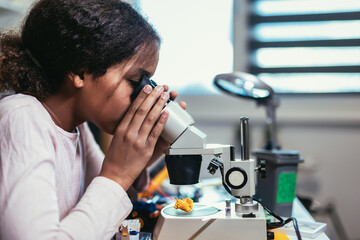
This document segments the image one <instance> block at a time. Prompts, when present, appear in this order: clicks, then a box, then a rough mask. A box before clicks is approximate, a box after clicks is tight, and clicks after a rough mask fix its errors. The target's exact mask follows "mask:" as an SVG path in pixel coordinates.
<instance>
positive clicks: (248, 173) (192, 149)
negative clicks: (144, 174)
mask: <svg viewBox="0 0 360 240" xmlns="http://www.w3.org/2000/svg"><path fill="white" fill-rule="evenodd" d="M146 84H150V85H153V86H155V85H156V83H155V82H154V81H152V80H150V79H149V78H147V77H143V79H142V81H141V82H140V83H139V87H138V88H140V89H142V87H143V86H145V85H146ZM138 88H136V89H135V91H134V92H136V91H137V89H138ZM164 109H166V110H167V111H169V113H170V114H169V118H168V121H167V123H166V125H165V128H164V131H163V132H162V134H161V136H162V137H163V138H164V139H165V140H167V141H168V142H169V143H170V144H171V146H170V148H168V149H167V150H166V151H165V154H166V155H167V156H166V165H167V169H168V173H169V178H170V183H171V184H176V185H187V184H195V183H198V181H199V172H200V167H201V161H202V155H213V159H212V161H211V162H210V164H209V166H208V170H209V172H210V173H215V172H216V171H217V170H220V172H221V175H222V182H223V186H224V188H225V189H226V190H227V192H228V193H229V194H231V195H232V196H233V197H236V198H238V200H237V201H236V202H235V203H231V205H230V208H231V210H230V211H231V214H228V212H226V211H224V209H225V208H226V207H227V206H226V205H225V202H223V203H221V204H220V205H221V206H210V207H207V208H203V207H204V205H202V204H195V203H194V204H193V209H194V210H193V211H191V212H189V213H188V212H184V211H179V210H178V209H174V207H173V206H168V207H165V208H163V209H162V210H161V214H160V216H159V219H158V221H157V223H156V227H155V230H154V234H153V237H154V239H155V240H168V239H172V240H183V239H195V237H196V239H206V240H213V239H214V240H215V239H231V238H233V237H234V236H236V237H238V238H240V237H241V238H240V239H252V240H265V239H267V228H268V227H269V224H267V222H266V218H265V213H264V208H266V207H263V205H262V204H259V203H258V201H256V200H255V201H254V199H253V198H252V196H253V195H254V194H255V173H256V172H260V173H262V174H264V171H265V169H264V168H263V167H262V166H256V163H255V160H254V159H251V158H250V154H249V152H250V151H249V119H248V118H247V117H242V118H241V119H240V124H241V136H242V137H241V141H242V142H241V159H235V152H234V146H232V145H222V144H208V143H207V141H206V134H205V133H203V132H202V131H201V130H199V129H198V128H196V127H195V126H194V120H193V118H192V117H191V116H190V114H189V113H187V112H186V111H185V110H183V109H182V108H181V107H180V106H179V105H178V104H177V103H176V102H175V101H171V100H170V101H169V102H168V103H167V105H166V106H165V108H164ZM222 205H224V206H222ZM205 206H206V205H205ZM196 209H202V210H199V211H196ZM266 210H267V211H270V210H269V209H268V208H266ZM270 214H274V213H273V212H272V211H270ZM274 216H275V218H277V219H278V220H279V222H278V223H276V224H278V226H280V225H281V224H285V222H288V221H289V219H287V220H283V219H282V218H280V217H278V216H277V215H275V214H274ZM280 220H281V221H280ZM179 226H181V228H180V227H179ZM275 226H276V225H275V224H273V227H275ZM299 239H301V237H300V238H299Z"/></svg>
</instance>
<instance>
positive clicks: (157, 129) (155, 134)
mask: <svg viewBox="0 0 360 240" xmlns="http://www.w3.org/2000/svg"><path fill="white" fill-rule="evenodd" d="M168 117H169V112H168V111H166V110H164V111H163V112H162V113H161V116H160V118H159V120H158V121H157V123H156V124H155V126H154V127H153V128H152V130H151V132H150V134H149V137H148V144H149V145H150V146H155V144H156V142H157V140H158V139H159V137H160V135H161V133H162V131H163V130H164V127H165V124H166V121H167V119H168Z"/></svg>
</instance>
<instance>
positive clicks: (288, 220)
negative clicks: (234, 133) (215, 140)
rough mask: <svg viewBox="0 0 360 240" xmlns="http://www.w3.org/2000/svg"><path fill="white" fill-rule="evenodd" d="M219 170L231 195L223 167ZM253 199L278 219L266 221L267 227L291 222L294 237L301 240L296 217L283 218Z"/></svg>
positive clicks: (275, 226)
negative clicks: (270, 221)
mask: <svg viewBox="0 0 360 240" xmlns="http://www.w3.org/2000/svg"><path fill="white" fill-rule="evenodd" d="M220 172H221V178H222V184H223V186H224V188H225V190H226V191H227V192H228V193H229V194H230V195H231V190H230V188H229V186H227V185H226V183H225V182H224V167H223V166H220ZM235 197H236V198H240V197H239V196H235ZM253 199H254V200H255V201H257V202H258V203H259V204H260V205H261V206H262V207H263V208H264V209H265V210H266V211H267V212H268V213H269V214H270V215H272V216H273V217H274V218H276V219H277V220H279V222H272V223H266V225H267V228H268V229H274V228H279V227H282V226H284V225H285V224H287V223H289V222H291V221H292V222H293V225H294V229H295V233H296V237H297V239H298V240H302V238H301V234H300V231H299V226H298V223H297V220H296V218H294V217H290V218H287V219H286V220H284V219H283V218H282V217H280V216H279V215H277V214H275V213H274V212H273V211H271V210H270V209H269V208H268V207H266V206H265V205H264V204H263V203H262V202H260V201H259V200H257V199H256V198H253Z"/></svg>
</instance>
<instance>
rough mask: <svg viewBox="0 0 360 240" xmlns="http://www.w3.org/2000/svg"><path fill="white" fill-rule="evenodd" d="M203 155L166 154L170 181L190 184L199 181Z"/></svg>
mask: <svg viewBox="0 0 360 240" xmlns="http://www.w3.org/2000/svg"><path fill="white" fill-rule="evenodd" d="M201 160H202V156H201V155H166V157H165V162H166V167H167V170H168V173H169V178H170V183H171V184H175V185H190V184H195V183H198V182H199V175H200V167H201Z"/></svg>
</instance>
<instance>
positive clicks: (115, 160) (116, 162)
mask: <svg viewBox="0 0 360 240" xmlns="http://www.w3.org/2000/svg"><path fill="white" fill-rule="evenodd" d="M168 98H169V93H167V92H166V91H164V87H162V86H157V87H156V88H155V89H154V90H152V88H151V86H149V85H147V86H145V87H144V89H143V90H142V91H141V92H140V94H139V95H138V97H137V98H136V99H135V100H134V102H133V103H132V104H131V106H130V107H129V110H128V112H127V113H126V114H125V116H124V117H123V119H122V120H121V122H120V123H119V125H118V127H117V129H116V130H115V133H114V136H113V138H112V141H111V144H110V146H109V149H108V151H107V153H106V156H105V159H104V162H103V166H102V169H101V172H100V176H104V177H107V178H110V179H112V180H114V181H116V182H117V183H119V184H120V185H121V186H122V187H123V189H125V190H127V189H128V188H129V187H130V186H131V185H132V183H133V181H134V180H135V179H136V178H137V176H138V175H139V174H140V173H141V171H142V170H143V169H144V168H145V167H146V165H147V164H148V162H149V160H150V158H151V157H152V156H153V153H154V149H155V145H156V143H157V142H158V139H159V136H160V134H161V132H162V130H163V129H164V126H165V123H166V121H167V118H168V115H169V113H168V112H167V111H163V113H162V114H161V111H162V109H163V107H164V106H165V104H166V102H167V100H168ZM160 114H161V116H160ZM159 116H160V118H159Z"/></svg>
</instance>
